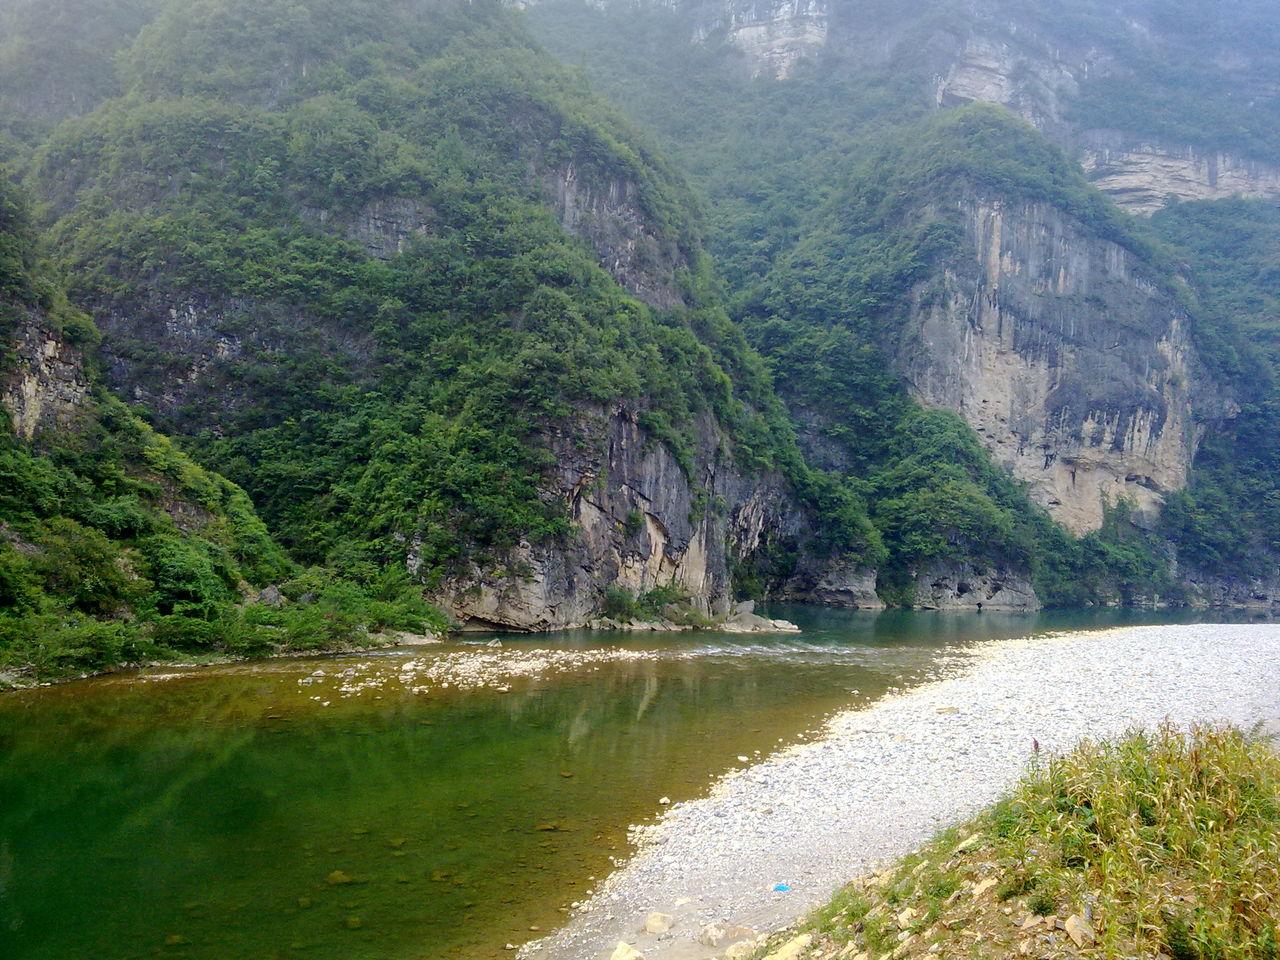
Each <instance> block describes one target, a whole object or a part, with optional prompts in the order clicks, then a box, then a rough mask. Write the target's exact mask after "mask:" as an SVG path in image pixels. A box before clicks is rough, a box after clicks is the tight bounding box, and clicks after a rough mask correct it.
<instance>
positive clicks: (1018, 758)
mask: <svg viewBox="0 0 1280 960" xmlns="http://www.w3.org/2000/svg"><path fill="white" fill-rule="evenodd" d="M1277 690H1280V626H1275V625H1249V626H1206V625H1197V626H1174V627H1140V628H1128V629H1121V630H1108V631H1099V632H1094V633H1086V634H1075V635H1068V636H1055V637H1042V638H1034V639H1027V640H1018V641H1002V642H996V643H992V644H988V645H986V646H985V647H983V648H980V649H979V650H978V651H977V652H976V653H975V654H974V656H973V659H972V660H971V661H970V662H969V663H968V665H967V666H964V667H961V668H960V669H959V670H958V671H957V673H956V675H954V676H951V677H949V678H947V679H944V680H941V681H939V682H936V683H933V684H930V685H928V686H926V687H923V688H919V689H917V690H915V691H912V692H910V693H906V694H902V695H899V696H896V697H892V698H890V699H887V700H884V701H881V702H880V703H878V704H877V705H875V706H873V707H871V708H870V709H867V710H861V711H854V712H850V713H846V714H841V715H839V716H837V717H835V718H834V719H833V720H832V721H831V722H830V723H829V725H828V727H827V730H826V734H825V736H823V737H822V738H821V739H820V740H817V741H815V742H811V743H807V744H803V745H800V746H796V747H793V748H791V749H789V750H786V751H784V752H782V753H780V754H777V755H775V756H774V757H772V758H770V759H768V760H766V761H765V762H763V763H760V764H757V765H755V766H752V767H750V768H747V769H745V770H741V771H738V772H735V773H733V774H730V775H728V776H726V777H725V778H724V779H723V780H721V781H720V782H719V783H718V784H717V786H716V787H715V788H714V789H713V790H712V791H711V793H710V795H709V796H707V797H706V798H703V799H701V800H696V801H692V802H689V803H682V804H677V805H675V806H674V807H672V808H670V809H669V810H668V811H667V812H666V813H665V814H664V816H663V817H662V818H661V819H660V820H659V821H658V822H657V823H656V824H654V825H652V826H649V827H644V828H640V829H637V830H636V832H635V838H636V840H637V843H638V849H637V852H636V853H635V855H634V856H633V857H632V858H631V859H630V860H629V861H628V862H627V863H625V864H623V865H622V866H621V867H620V868H619V870H618V871H617V872H615V873H614V874H613V875H612V876H610V877H609V878H608V879H607V880H606V881H605V882H604V883H602V884H601V885H600V887H599V888H598V889H597V890H596V891H595V892H594V893H593V895H591V896H590V897H588V898H586V899H585V900H584V901H583V902H582V903H580V904H578V905H577V907H576V910H575V914H574V916H573V917H572V919H571V920H570V922H569V923H568V924H567V925H566V926H565V927H564V928H562V929H561V930H560V931H558V932H557V933H555V934H553V935H552V936H550V937H547V938H546V939H544V940H542V941H540V942H538V943H535V944H532V945H530V946H529V947H527V948H526V949H525V950H524V952H523V955H524V956H526V957H529V958H539V960H540V958H544V957H545V958H551V957H554V958H556V960H605V958H609V957H611V956H613V955H614V954H615V952H617V951H618V950H619V946H618V945H619V943H625V944H626V945H627V947H628V948H629V949H630V950H634V951H635V952H636V953H637V954H639V955H640V956H643V957H644V958H645V960H707V958H709V957H722V958H727V960H732V958H735V957H742V956H749V955H750V953H751V952H752V951H753V950H754V949H755V936H756V933H755V932H756V931H766V930H771V929H776V928H778V927H780V926H783V925H785V924H786V923H788V922H790V921H791V920H793V919H794V918H796V917H798V916H800V915H802V914H804V913H806V912H807V911H808V910H810V909H812V908H814V907H816V906H817V905H818V904H820V903H822V902H825V901H826V899H827V898H828V897H830V895H831V894H832V892H833V891H834V890H836V889H837V888H838V887H840V886H841V885H843V884H844V883H846V882H847V881H849V880H850V879H852V878H854V877H856V876H860V875H864V874H868V873H870V872H872V871H874V870H875V869H876V868H878V867H880V866H881V865H883V864H884V863H886V862H888V861H890V860H892V859H896V858H897V857H899V856H902V855H903V854H905V853H907V852H908V851H910V850H912V849H914V848H916V847H917V846H919V845H920V844H921V843H923V842H924V841H926V840H928V839H929V838H930V837H931V836H933V835H934V834H935V833H937V832H938V831H939V830H940V829H942V828H944V827H946V826H948V825H950V824H954V823H957V822H960V821H963V820H965V819H967V818H969V817H972V816H973V815H974V814H976V813H977V812H978V811H979V810H981V809H982V808H983V807H985V806H987V805H988V804H990V803H992V802H993V801H995V800H996V799H997V798H998V797H999V796H1001V795H1002V794H1003V793H1005V792H1007V790H1008V789H1009V788H1011V787H1012V786H1013V784H1014V783H1015V782H1016V781H1017V779H1018V778H1019V776H1020V775H1021V774H1022V772H1023V770H1024V769H1025V766H1026V764H1027V762H1028V760H1029V759H1030V757H1031V756H1032V749H1033V744H1038V745H1039V746H1040V747H1041V748H1042V749H1044V750H1050V751H1061V750H1066V749H1068V748H1069V747H1071V746H1072V745H1073V744H1075V743H1077V742H1078V741H1080V740H1082V739H1084V738H1086V737H1099V736H1107V735H1112V734H1116V733H1119V732H1122V731H1124V730H1126V729H1127V728H1129V727H1131V726H1133V725H1135V724H1142V725H1154V724H1157V723H1160V722H1161V721H1164V720H1165V719H1169V720H1171V721H1173V722H1175V723H1179V724H1185V723H1191V722H1199V721H1204V722H1216V721H1226V722H1233V723H1237V724H1242V725H1246V726H1247V725H1250V724H1253V723H1254V722H1257V721H1274V720H1275V719H1276V718H1280V694H1277V692H1276V691H1277ZM654 915H656V916H654ZM717 932H719V933H717ZM622 956H632V954H629V953H627V952H626V951H623V953H622ZM633 960H634V957H633Z"/></svg>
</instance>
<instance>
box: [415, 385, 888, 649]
mask: <svg viewBox="0 0 1280 960" xmlns="http://www.w3.org/2000/svg"><path fill="white" fill-rule="evenodd" d="M696 436H697V447H696V449H695V451H694V452H693V455H692V461H691V463H688V464H681V463H680V462H679V461H678V460H677V458H676V457H675V455H674V454H673V453H672V452H671V450H670V448H669V447H668V446H667V445H666V444H663V443H661V442H658V441H656V440H655V439H654V438H653V437H652V436H650V435H649V434H648V433H647V432H646V431H645V429H644V428H643V427H642V426H641V423H640V419H639V417H638V416H637V415H636V413H635V412H634V411H631V410H628V409H627V408H626V407H621V406H619V407H612V408H596V409H592V410H589V411H584V412H583V413H582V414H581V415H580V416H579V417H577V418H575V419H574V420H573V421H572V422H570V423H567V424H565V425H564V426H563V427H562V428H561V429H559V430H557V432H556V433H555V435H554V436H552V437H550V438H549V441H550V449H551V453H552V456H553V458H554V462H555V467H554V468H553V469H552V470H551V471H550V472H549V474H548V475H547V477H546V482H545V484H544V490H545V494H546V496H548V497H551V498H554V499H556V500H558V501H560V502H562V503H563V504H564V505H565V507H566V509H567V511H568V514H569V516H570V517H571V518H572V521H573V527H572V532H571V533H570V534H569V536H568V537H567V538H566V539H565V540H564V541H562V542H558V543H549V544H542V545H534V544H530V543H528V542H523V543H521V544H520V545H519V546H518V547H517V548H516V549H514V550H512V551H511V552H510V553H509V554H508V555H507V556H505V557H503V558H501V559H500V562H498V563H496V564H486V565H485V566H484V567H481V566H479V565H476V564H473V565H472V567H471V569H470V571H469V572H467V573H463V574H461V575H458V576H455V577H452V578H450V579H449V580H448V581H446V582H445V583H444V584H443V586H442V587H441V588H440V589H439V590H438V591H437V592H436V594H435V600H436V602H437V603H439V604H440V605H441V606H442V607H443V608H444V609H446V610H447V611H449V612H450V614H451V615H452V616H453V617H454V618H455V619H456V620H457V621H459V622H460V623H462V624H463V625H464V626H465V625H470V626H473V627H492V626H496V627H502V628H505V629H515V630H530V631H536V630H554V629H563V628H567V627H576V626H581V625H583V624H585V623H588V622H589V621H591V620H593V619H595V618H597V617H599V616H600V612H601V609H602V607H603V605H604V597H605V593H606V591H608V590H624V591H626V592H628V593H629V594H631V595H633V596H637V597H639V596H643V595H644V594H646V593H649V592H650V591H652V590H655V589H658V588H663V587H673V588H675V591H676V592H677V593H679V594H681V595H683V596H684V597H686V598H688V601H689V602H690V603H691V604H692V606H693V607H694V608H695V609H696V610H698V611H699V612H700V613H701V614H702V615H703V616H706V617H721V616H723V615H725V614H726V613H728V612H729V610H730V607H731V606H732V602H733V586H734V584H733V567H734V565H735V564H737V563H739V562H743V561H745V560H748V559H749V558H750V557H751V556H752V555H753V554H755V553H756V551H758V550H760V549H761V548H762V547H764V546H766V544H768V543H774V544H780V543H781V544H786V545H787V546H788V548H789V549H791V550H794V551H796V552H797V553H798V554H800V555H801V559H800V563H799V564H798V569H797V573H796V574H795V575H794V576H793V577H792V579H791V580H790V582H788V583H787V584H786V586H785V588H784V589H783V590H782V595H783V596H785V597H787V598H789V599H814V600H820V601H822V602H831V603H836V604H839V605H842V606H860V607H871V608H876V607H882V606H883V604H882V603H881V602H880V600H879V599H878V598H877V597H876V595H875V575H874V572H871V571H867V570H865V569H861V568H858V567H857V565H856V564H852V565H847V566H846V565H842V563H841V561H840V559H839V558H838V557H837V558H834V559H829V558H825V557H821V556H818V555H816V554H814V553H813V552H812V551H811V550H809V549H808V546H809V543H810V541H811V540H812V539H813V534H814V530H813V518H812V517H810V516H807V515H806V514H805V512H804V510H803V508H802V507H801V506H800V505H799V504H798V502H797V500H796V498H795V495H794V493H793V492H792V490H791V487H790V485H789V484H788V483H787V482H786V481H785V480H784V479H783V478H782V477H781V476H779V475H777V474H774V473H766V474H753V473H750V472H747V471H745V470H743V469H742V468H741V467H740V466H738V465H737V464H735V463H734V461H733V458H732V455H731V452H730V446H729V444H728V442H727V438H726V437H725V435H724V434H723V432H722V430H721V429H720V427H719V426H718V425H717V424H716V423H715V421H714V420H713V419H711V418H710V417H704V418H702V419H701V420H700V422H699V424H698V429H697V433H696ZM415 567H416V562H415V559H414V555H413V546H412V545H410V569H411V570H412V569H415Z"/></svg>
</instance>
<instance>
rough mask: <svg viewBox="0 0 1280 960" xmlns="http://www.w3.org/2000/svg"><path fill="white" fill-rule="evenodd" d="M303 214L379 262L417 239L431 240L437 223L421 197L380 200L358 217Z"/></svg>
mask: <svg viewBox="0 0 1280 960" xmlns="http://www.w3.org/2000/svg"><path fill="white" fill-rule="evenodd" d="M299 213H300V215H301V217H302V219H303V220H304V221H306V222H308V223H314V224H316V225H318V226H321V227H325V228H326V229H329V230H334V231H337V232H340V233H342V234H344V235H345V236H346V237H347V238H348V239H349V240H351V241H352V242H354V243H358V244H359V245H360V246H362V247H364V249H365V250H366V252H368V254H369V256H371V257H376V258H377V259H379V260H390V259H392V258H393V257H395V256H398V255H399V254H402V253H404V252H405V250H407V249H408V248H409V244H411V243H412V242H413V241H414V240H415V239H416V238H418V237H425V236H429V235H430V233H431V230H432V226H433V224H434V222H435V220H436V211H435V210H433V209H432V208H431V207H430V206H429V205H428V204H426V203H424V202H423V201H422V200H421V199H419V198H417V197H379V198H377V199H374V200H370V201H369V202H368V203H366V204H364V205H363V206H362V207H361V208H360V209H359V210H357V211H355V212H354V213H346V214H344V213H334V212H333V211H331V210H326V209H323V208H320V207H310V206H302V207H301V208H300V209H299Z"/></svg>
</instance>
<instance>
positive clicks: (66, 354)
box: [0, 309, 89, 440]
mask: <svg viewBox="0 0 1280 960" xmlns="http://www.w3.org/2000/svg"><path fill="white" fill-rule="evenodd" d="M9 347H10V350H11V356H12V360H11V363H10V366H9V367H8V369H6V370H0V406H3V407H4V409H5V411H6V412H7V413H8V414H9V422H10V424H11V426H12V428H13V432H14V433H15V434H16V435H17V436H19V437H21V438H22V439H23V440H34V439H35V438H36V437H38V436H39V435H40V434H41V433H44V432H46V431H57V430H69V429H72V428H73V427H74V426H75V425H76V423H77V422H78V421H79V419H80V417H81V416H82V414H83V412H84V403H85V399H86V397H87V396H88V393H89V382H88V379H87V378H86V376H85V370H84V358H83V356H82V355H81V353H80V351H79V350H77V349H76V348H75V347H73V346H71V345H70V344H68V343H67V342H66V340H65V339H64V338H62V337H60V336H59V335H58V334H57V333H55V332H54V331H53V329H52V328H51V327H50V325H49V323H48V322H47V320H46V319H45V318H44V316H43V315H42V314H41V313H40V312H39V311H37V310H32V309H24V310H22V311H21V313H20V322H19V324H18V328H17V330H16V336H15V337H14V338H13V339H12V341H11V343H10V345H9Z"/></svg>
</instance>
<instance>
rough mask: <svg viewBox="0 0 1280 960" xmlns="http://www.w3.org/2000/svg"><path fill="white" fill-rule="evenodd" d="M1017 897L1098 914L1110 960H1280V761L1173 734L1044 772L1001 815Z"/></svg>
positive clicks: (1197, 734) (1238, 742) (1219, 739)
mask: <svg viewBox="0 0 1280 960" xmlns="http://www.w3.org/2000/svg"><path fill="white" fill-rule="evenodd" d="M991 825H992V830H993V832H994V834H995V843H994V846H995V853H996V854H997V856H998V857H999V858H1000V860H1001V861H1002V863H1003V865H1004V866H1005V869H1006V880H1005V884H1006V890H1007V891H1008V892H1009V893H1014V894H1024V893H1025V894H1027V895H1028V897H1029V903H1030V906H1031V907H1032V909H1034V910H1036V911H1037V912H1045V913H1048V912H1052V910H1053V909H1054V908H1055V907H1056V906H1057V905H1058V904H1060V903H1061V904H1064V905H1065V904H1068V903H1070V904H1074V905H1078V906H1080V907H1082V908H1083V909H1086V910H1088V912H1089V913H1090V914H1091V915H1092V922H1093V925H1094V927H1095V929H1096V930H1097V932H1098V944H1097V949H1098V952H1099V953H1101V954H1102V955H1106V956H1121V955H1129V956H1131V955H1133V954H1134V953H1137V954H1138V955H1140V956H1151V955H1155V954H1157V953H1161V952H1163V953H1165V954H1167V955H1168V956H1170V957H1172V958H1173V960H1192V958H1196V960H1199V958H1203V960H1210V958H1212V960H1236V958H1240V960H1244V958H1276V957H1280V757H1278V756H1277V754H1276V751H1275V749H1274V745H1273V744H1271V743H1269V742H1268V741H1266V740H1264V739H1262V738H1260V737H1257V736H1252V735H1249V734H1246V733H1243V732H1241V731H1239V730H1234V729H1224V728H1212V727H1201V728H1196V729H1194V730H1191V731H1189V732H1184V731H1180V730H1177V729H1174V728H1172V727H1169V726H1164V727H1161V728H1159V729H1157V730H1155V731H1153V732H1135V733H1132V734H1130V735H1129V736H1127V737H1125V738H1123V739H1120V740H1116V741H1111V742H1095V743H1086V744H1084V745H1082V746H1080V747H1078V748H1077V749H1076V750H1074V751H1072V752H1071V753H1070V754H1068V755H1066V756H1064V757H1061V758H1055V759H1052V760H1049V761H1048V762H1047V763H1044V764H1042V765H1039V766H1038V768H1036V769H1034V770H1033V771H1032V772H1031V774H1030V775H1029V776H1028V777H1027V778H1026V779H1025V780H1024V781H1023V783H1022V784H1021V786H1020V787H1019V788H1018V790H1017V791H1016V793H1015V794H1014V796H1013V797H1012V798H1011V799H1010V800H1009V801H1007V802H1005V803H1004V804H1001V805H1000V806H999V807H997V808H996V810H995V811H994V812H993V814H992V819H991Z"/></svg>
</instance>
